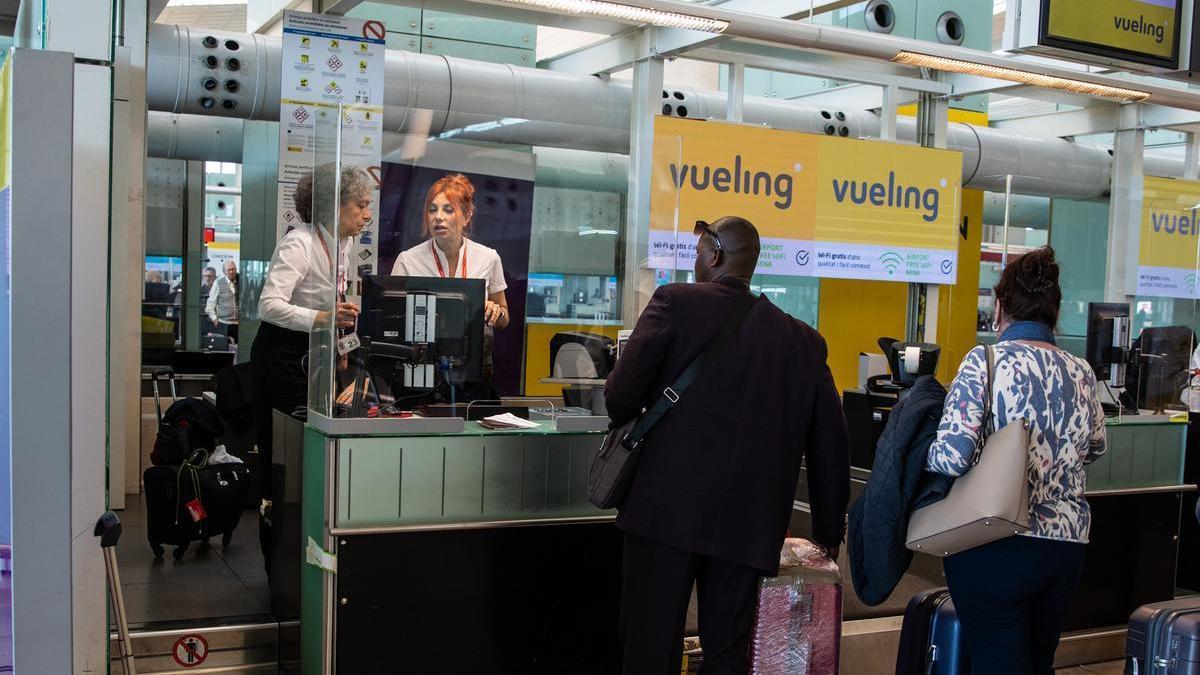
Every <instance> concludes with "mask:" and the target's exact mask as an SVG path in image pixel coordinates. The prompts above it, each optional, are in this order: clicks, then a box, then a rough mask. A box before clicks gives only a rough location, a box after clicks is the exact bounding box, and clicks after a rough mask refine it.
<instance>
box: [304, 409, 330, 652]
mask: <svg viewBox="0 0 1200 675" xmlns="http://www.w3.org/2000/svg"><path fill="white" fill-rule="evenodd" d="M328 440H329V439H327V438H326V437H325V436H324V435H322V434H321V432H319V431H317V430H316V429H313V428H312V427H309V426H305V428H304V476H303V479H302V480H303V484H304V498H303V500H302V503H301V527H302V528H303V532H304V542H307V541H308V539H309V538H312V539H313V540H314V541H317V542H319V543H322V544H323V543H324V542H325V539H326V522H325V520H326V518H325V479H326V476H325V473H326V470H325V466H326V461H325V453H326V447H327V445H328ZM300 545H301V546H303V545H304V543H300ZM302 559H303V558H302ZM324 589H325V572H324V571H322V570H321V569H320V568H318V567H315V566H313V565H309V564H304V566H303V568H302V569H301V572H300V664H301V672H302V673H304V675H321V673H323V672H324V670H323V667H322V664H323V663H324V662H325V656H326V655H325V640H324V626H325V593H324Z"/></svg>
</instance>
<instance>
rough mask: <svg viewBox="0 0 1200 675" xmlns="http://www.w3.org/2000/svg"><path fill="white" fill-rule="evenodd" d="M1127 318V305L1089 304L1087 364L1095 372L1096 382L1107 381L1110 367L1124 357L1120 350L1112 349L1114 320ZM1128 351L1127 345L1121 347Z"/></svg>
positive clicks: (1110, 371) (1110, 303) (1119, 303)
mask: <svg viewBox="0 0 1200 675" xmlns="http://www.w3.org/2000/svg"><path fill="white" fill-rule="evenodd" d="M1118 318H1125V319H1128V318H1129V303H1124V302H1089V303H1088V324H1087V325H1088V328H1087V362H1088V363H1089V364H1090V365H1091V366H1092V370H1094V371H1096V379H1097V380H1107V379H1109V377H1110V376H1111V374H1112V367H1111V366H1112V365H1113V364H1114V363H1115V362H1117V361H1118V360H1119V359H1121V358H1122V357H1123V356H1124V351H1123V350H1122V349H1114V345H1113V328H1114V325H1115V324H1114V319H1118ZM1121 347H1123V348H1124V349H1128V347H1129V345H1128V344H1124V345H1121Z"/></svg>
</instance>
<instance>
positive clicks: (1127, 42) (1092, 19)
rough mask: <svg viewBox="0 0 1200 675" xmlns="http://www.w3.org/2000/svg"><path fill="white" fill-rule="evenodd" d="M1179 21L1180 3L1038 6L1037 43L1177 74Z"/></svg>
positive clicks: (1045, 1)
mask: <svg viewBox="0 0 1200 675" xmlns="http://www.w3.org/2000/svg"><path fill="white" fill-rule="evenodd" d="M1010 4H1011V3H1010ZM1182 19H1183V6H1182V3H1180V2H1179V1H1178V0H1092V1H1091V2H1081V1H1080V0H1042V5H1041V30H1040V31H1039V32H1040V35H1039V42H1040V43H1041V44H1043V45H1047V46H1050V47H1057V48H1059V49H1065V50H1068V51H1074V52H1082V53H1084V54H1091V55H1093V56H1099V57H1102V58H1108V59H1118V60H1123V61H1133V62H1136V63H1144V64H1146V65H1150V66H1156V67H1159V68H1166V69H1169V70H1175V69H1176V68H1178V67H1179V35H1180V23H1181V21H1182Z"/></svg>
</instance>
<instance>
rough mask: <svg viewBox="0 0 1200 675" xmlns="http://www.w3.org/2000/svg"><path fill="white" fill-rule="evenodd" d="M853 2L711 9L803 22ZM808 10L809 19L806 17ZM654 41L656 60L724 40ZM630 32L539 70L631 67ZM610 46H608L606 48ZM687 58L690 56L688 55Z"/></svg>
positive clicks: (680, 34)
mask: <svg viewBox="0 0 1200 675" xmlns="http://www.w3.org/2000/svg"><path fill="white" fill-rule="evenodd" d="M855 1H856V0H812V2H808V1H807V0H726V1H725V2H719V3H715V4H713V5H711V6H712V7H720V8H721V9H723V10H731V11H737V12H752V13H754V14H758V15H761V16H768V17H773V18H779V19H792V20H797V19H807V18H809V16H815V15H818V14H823V13H825V12H831V11H833V10H836V9H841V8H842V7H848V6H850V5H852V4H854V2H855ZM810 10H811V15H810ZM656 33H657V34H656V35H655V39H654V49H653V51H654V54H655V55H656V56H662V57H671V56H681V55H683V54H685V53H687V52H689V51H691V50H693V49H698V48H701V47H707V46H711V45H714V44H717V43H719V42H721V41H723V40H726V39H728V38H726V37H723V36H721V35H717V34H713V33H704V32H700V31H693V30H680V29H674V28H668V29H659V30H657V31H656ZM634 40H635V36H634V34H633V32H632V31H627V32H625V33H623V34H620V35H613V36H612V37H609V38H606V39H604V40H601V41H599V42H595V43H593V44H590V45H587V46H585V47H580V48H579V49H575V50H572V51H569V52H566V53H564V54H559V55H557V56H553V57H550V58H548V59H542V60H541V61H539V62H538V67H539V68H545V69H547V70H557V71H561V72H567V73H578V74H581V75H595V74H598V73H613V72H616V71H618V70H624V69H626V68H628V67H630V66H631V65H633V56H632V52H633V49H632V45H633V44H634ZM610 43H611V44H610ZM688 55H689V56H690V54H688Z"/></svg>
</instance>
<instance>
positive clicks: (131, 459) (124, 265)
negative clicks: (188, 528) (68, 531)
mask: <svg viewBox="0 0 1200 675" xmlns="http://www.w3.org/2000/svg"><path fill="white" fill-rule="evenodd" d="M123 6H124V22H125V24H124V27H123V29H122V31H121V34H122V35H123V37H124V42H125V45H126V46H118V47H116V59H115V66H114V83H113V104H112V114H113V122H112V129H113V131H112V139H113V140H112V143H113V150H112V156H113V165H114V166H117V167H120V170H119V171H114V172H112V235H111V236H112V242H111V244H110V249H111V254H110V255H111V261H110V264H111V274H110V276H109V291H108V298H109V315H108V316H109V319H108V326H109V336H108V345H109V355H108V360H109V370H110V373H115V374H116V376H113V377H109V379H108V436H109V462H108V472H109V473H108V486H109V508H111V509H118V510H119V509H122V508H124V507H125V495H126V493H128V494H137V493H138V492H139V491H140V490H139V489H138V486H139V485H140V483H141V452H140V445H141V380H140V378H139V376H138V374H139V373H140V371H141V361H142V318H141V302H142V287H143V285H142V270H143V267H144V261H145V250H146V236H145V234H146V233H145V225H146V218H145V216H146V203H145V180H146V18H147V17H146V0H126V1H125V2H124V4H123Z"/></svg>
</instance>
